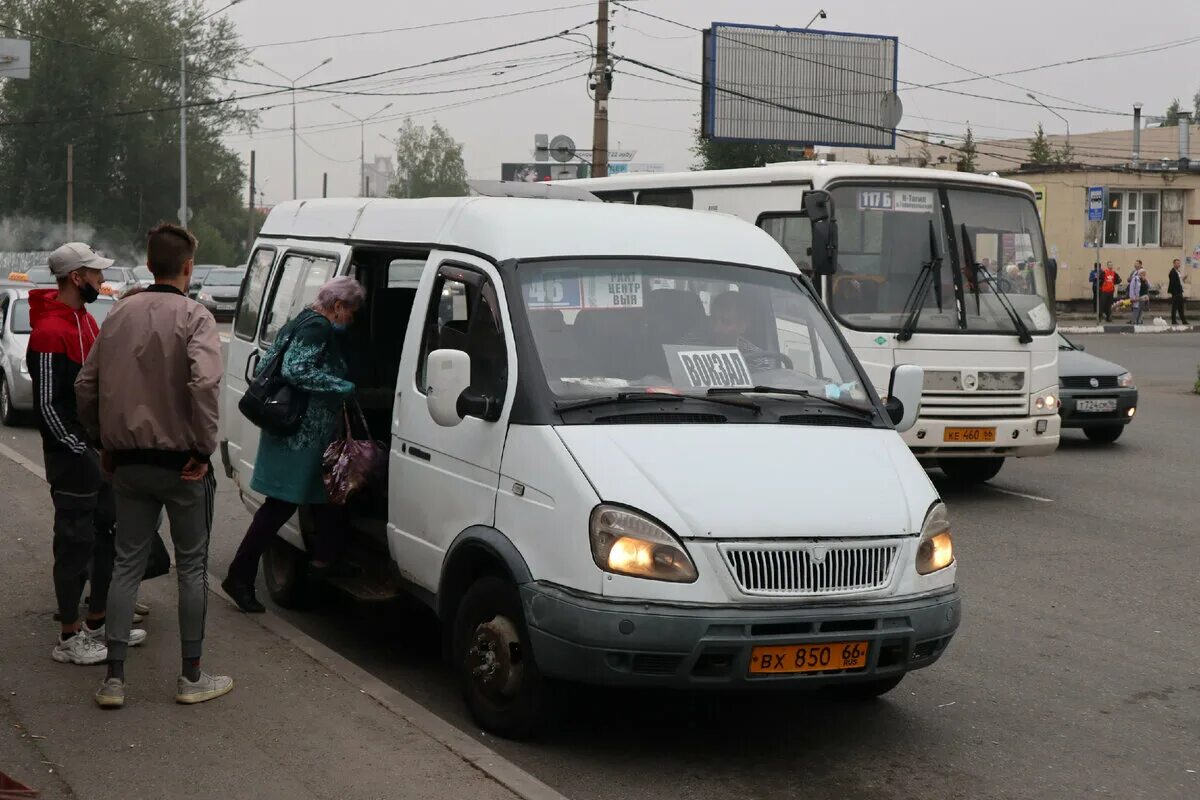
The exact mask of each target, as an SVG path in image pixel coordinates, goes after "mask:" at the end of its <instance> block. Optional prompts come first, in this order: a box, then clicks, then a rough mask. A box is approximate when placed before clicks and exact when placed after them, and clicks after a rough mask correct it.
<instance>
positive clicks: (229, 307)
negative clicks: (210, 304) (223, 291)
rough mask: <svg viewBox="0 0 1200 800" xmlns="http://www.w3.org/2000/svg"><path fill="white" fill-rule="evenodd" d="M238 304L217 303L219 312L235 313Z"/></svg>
mask: <svg viewBox="0 0 1200 800" xmlns="http://www.w3.org/2000/svg"><path fill="white" fill-rule="evenodd" d="M235 305H237V304H236V303H217V311H233V309H234V306H235Z"/></svg>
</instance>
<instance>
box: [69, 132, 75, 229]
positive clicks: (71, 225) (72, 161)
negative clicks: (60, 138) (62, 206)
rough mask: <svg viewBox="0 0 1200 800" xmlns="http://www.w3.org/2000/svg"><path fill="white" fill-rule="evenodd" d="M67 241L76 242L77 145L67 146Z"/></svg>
mask: <svg viewBox="0 0 1200 800" xmlns="http://www.w3.org/2000/svg"><path fill="white" fill-rule="evenodd" d="M67 241H69V242H73V241H75V145H73V144H69V145H67Z"/></svg>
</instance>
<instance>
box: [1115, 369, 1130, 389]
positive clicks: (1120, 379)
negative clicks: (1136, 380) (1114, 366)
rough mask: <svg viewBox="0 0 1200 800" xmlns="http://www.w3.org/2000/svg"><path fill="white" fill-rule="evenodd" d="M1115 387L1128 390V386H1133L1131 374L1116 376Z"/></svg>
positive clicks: (1123, 373)
mask: <svg viewBox="0 0 1200 800" xmlns="http://www.w3.org/2000/svg"><path fill="white" fill-rule="evenodd" d="M1117 386H1121V387H1124V388H1126V389H1128V388H1129V387H1130V386H1133V373H1130V372H1122V373H1121V374H1120V375H1118V376H1117Z"/></svg>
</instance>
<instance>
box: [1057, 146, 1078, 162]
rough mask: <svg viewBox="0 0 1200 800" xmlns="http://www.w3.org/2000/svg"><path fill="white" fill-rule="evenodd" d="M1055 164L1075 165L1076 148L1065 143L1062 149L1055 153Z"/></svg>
mask: <svg viewBox="0 0 1200 800" xmlns="http://www.w3.org/2000/svg"><path fill="white" fill-rule="evenodd" d="M1053 163H1055V164H1061V165H1066V164H1074V163H1075V148H1074V147H1072V146H1071V143H1070V142H1065V143H1064V144H1063V146H1062V147H1061V148H1059V149H1058V150H1056V151H1055V152H1054V156H1053Z"/></svg>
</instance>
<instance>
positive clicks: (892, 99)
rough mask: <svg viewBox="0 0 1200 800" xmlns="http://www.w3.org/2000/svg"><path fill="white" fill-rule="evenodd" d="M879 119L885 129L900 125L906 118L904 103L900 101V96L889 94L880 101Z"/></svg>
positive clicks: (893, 93)
mask: <svg viewBox="0 0 1200 800" xmlns="http://www.w3.org/2000/svg"><path fill="white" fill-rule="evenodd" d="M879 117H880V119H881V120H882V121H883V125H884V127H885V128H894V127H896V126H897V125H899V124H900V120H901V119H903V117H904V103H903V102H902V101H901V100H900V95H898V94H896V93H895V92H888V93H887V94H885V95H884V96H883V99H882V100H880V101H879Z"/></svg>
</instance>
